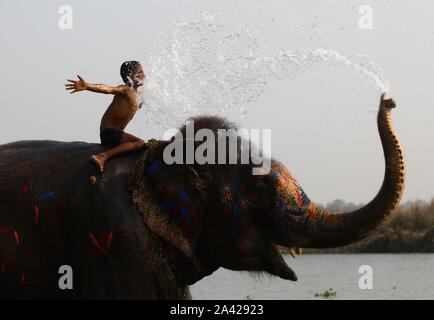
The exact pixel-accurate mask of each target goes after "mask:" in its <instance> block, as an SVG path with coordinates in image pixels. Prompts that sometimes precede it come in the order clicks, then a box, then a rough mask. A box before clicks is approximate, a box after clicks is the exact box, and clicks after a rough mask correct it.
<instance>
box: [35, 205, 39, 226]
mask: <svg viewBox="0 0 434 320" xmlns="http://www.w3.org/2000/svg"><path fill="white" fill-rule="evenodd" d="M38 221H39V207H38V206H37V205H35V223H36V224H38Z"/></svg>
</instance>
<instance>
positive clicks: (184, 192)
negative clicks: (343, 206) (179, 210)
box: [180, 189, 190, 201]
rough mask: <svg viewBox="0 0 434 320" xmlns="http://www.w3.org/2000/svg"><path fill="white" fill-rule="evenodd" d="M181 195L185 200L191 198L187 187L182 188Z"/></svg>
mask: <svg viewBox="0 0 434 320" xmlns="http://www.w3.org/2000/svg"><path fill="white" fill-rule="evenodd" d="M180 195H181V197H182V198H183V199H184V200H186V201H189V200H190V198H189V196H188V192H187V191H186V190H185V189H181V192H180Z"/></svg>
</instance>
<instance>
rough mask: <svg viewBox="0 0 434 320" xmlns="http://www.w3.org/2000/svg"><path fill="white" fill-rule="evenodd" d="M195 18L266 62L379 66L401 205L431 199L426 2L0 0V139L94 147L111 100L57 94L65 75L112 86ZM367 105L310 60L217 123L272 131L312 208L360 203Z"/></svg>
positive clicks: (432, 54) (373, 142)
mask: <svg viewBox="0 0 434 320" xmlns="http://www.w3.org/2000/svg"><path fill="white" fill-rule="evenodd" d="M289 3H291V4H289ZM295 3H297V4H295ZM63 4H68V5H70V6H71V7H72V9H73V29H72V30H61V29H60V28H59V27H58V20H59V18H60V15H59V13H58V10H59V7H60V6H61V5H63ZM364 4H368V5H370V6H371V7H372V9H373V18H374V20H373V21H374V25H373V29H372V30H361V29H360V28H359V27H358V20H359V18H360V16H361V15H360V14H359V13H358V8H359V7H360V6H361V5H364ZM203 10H206V11H208V12H210V13H211V14H212V13H213V12H220V13H225V12H227V14H228V16H230V17H231V19H233V22H234V23H236V22H237V21H240V22H242V23H243V24H244V25H247V26H248V28H249V31H250V33H251V34H253V35H255V36H256V37H257V42H258V44H259V45H260V46H261V45H262V46H263V47H264V48H265V49H267V50H269V52H270V54H272V53H273V52H276V51H277V50H279V48H285V49H293V50H303V49H315V48H320V47H321V48H328V49H332V50H336V51H338V52H340V53H342V54H344V55H347V56H352V55H355V54H363V55H367V56H369V59H370V60H371V61H373V62H375V64H376V65H377V66H378V67H380V68H382V69H383V71H384V74H385V76H386V78H387V79H388V80H389V82H390V85H391V95H392V96H393V97H394V98H395V99H396V101H397V104H398V108H397V109H396V110H394V112H393V118H394V122H395V124H396V128H397V132H398V134H399V136H400V137H401V141H402V144H403V147H404V149H405V154H406V158H407V162H408V179H407V181H408V182H407V188H406V193H405V199H406V200H412V199H424V200H430V199H431V197H432V196H434V165H433V162H434V127H433V124H432V121H433V119H434V88H433V81H432V75H433V74H434V63H433V59H434V20H433V19H432V12H434V3H433V2H432V1H428V0H424V1H417V2H416V1H414V2H410V1H404V0H393V1H391V0H390V1H380V0H375V1H374V0H372V1H346V0H345V1H344V0H342V1H314V0H310V1H297V2H295V1H291V2H290V1H283V0H281V1H277V0H266V1H265V0H263V1H259V0H248V1H247V0H246V1H234V0H218V1H174V0H146V1H107V0H104V1H102V0H99V1H96V0H93V1H84V0H82V1H77V0H76V1H65V0H62V1H56V0H43V1H42V0H39V1H28V0H18V1H17V0H14V1H11V0H2V1H1V2H0V43H1V50H0V70H2V77H1V78H0V88H1V89H0V90H1V95H0V106H1V107H0V108H1V109H0V110H1V111H0V143H8V142H12V141H16V140H30V139H50V140H65V141H76V140H81V141H89V142H99V137H98V133H99V132H98V127H99V121H100V118H101V116H102V114H103V112H104V111H105V107H106V106H107V105H108V103H109V102H110V99H111V97H109V96H103V95H97V94H92V93H80V94H76V95H72V96H70V95H69V94H67V93H66V92H65V91H64V88H63V85H64V83H65V79H66V78H67V77H74V76H75V75H76V74H77V73H79V74H81V75H83V76H84V77H85V78H86V79H87V80H88V81H89V82H104V83H108V84H113V85H114V84H119V83H120V81H121V79H120V76H119V72H118V70H119V66H120V64H121V63H122V62H123V61H125V60H129V59H137V60H140V61H142V62H144V63H145V64H146V59H147V58H148V57H147V56H146V55H145V52H148V51H147V49H148V48H150V47H152V45H153V44H154V43H155V42H156V41H158V40H159V39H161V37H164V35H165V32H168V30H169V29H170V28H171V27H172V26H173V24H174V23H175V22H177V21H182V20H183V19H184V17H185V16H186V15H188V16H189V18H191V17H194V16H195V15H197V16H200V15H201V14H202V12H203ZM167 80H168V81H171V80H172V79H167ZM145 97H146V93H145ZM378 100H379V93H378V91H377V90H376V88H375V87H374V85H373V84H372V83H370V82H369V81H368V80H367V79H366V78H364V77H362V76H360V75H359V74H356V73H355V72H354V71H351V70H349V69H348V68H345V67H341V66H335V65H327V64H321V65H318V66H316V67H313V68H311V69H310V70H309V71H308V72H305V73H303V74H300V75H298V76H297V77H289V78H287V79H286V80H277V79H270V80H269V81H268V84H267V86H266V90H265V92H264V94H263V95H262V96H261V97H260V98H259V99H258V100H257V101H255V102H254V103H251V104H249V105H247V106H246V108H247V111H248V113H247V115H246V116H245V117H243V118H240V115H239V112H238V111H237V110H233V111H230V112H228V113H227V114H226V116H227V117H229V118H230V119H231V120H233V121H235V122H237V123H238V124H239V125H240V126H241V127H246V128H271V129H272V144H273V156H274V157H275V158H277V159H279V160H281V161H282V162H283V163H285V164H286V165H287V167H288V168H289V169H290V170H291V171H292V172H293V174H294V175H295V177H296V178H297V179H298V180H299V181H300V182H301V184H302V186H303V187H304V189H305V191H306V193H307V194H308V195H309V197H310V198H311V199H313V200H314V201H317V202H321V203H326V202H329V201H332V200H334V199H336V198H341V199H343V200H345V201H353V202H356V203H359V202H367V201H369V200H370V199H371V198H372V197H373V196H374V195H375V194H376V192H377V191H378V189H379V187H380V185H381V181H382V178H383V174H384V163H383V156H382V150H381V144H380V141H379V138H378V133H377V130H376V123H375V118H376V111H377V106H378ZM145 120H146V119H144V113H143V112H142V113H141V114H138V115H137V118H136V119H135V120H134V121H133V122H132V124H131V125H130V126H129V127H128V128H127V129H128V130H129V131H130V132H131V133H133V134H137V135H140V136H142V137H143V138H146V139H147V138H151V137H154V136H156V137H160V136H161V134H162V131H163V128H159V127H158V126H152V125H151V126H146V124H145ZM148 120H149V121H150V122H151V123H152V119H148Z"/></svg>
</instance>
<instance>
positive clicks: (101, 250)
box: [89, 233, 105, 252]
mask: <svg viewBox="0 0 434 320" xmlns="http://www.w3.org/2000/svg"><path fill="white" fill-rule="evenodd" d="M89 236H90V240H91V241H92V244H93V245H94V246H95V248H97V249H98V251H100V252H105V250H104V249H103V248H101V246H100V244H99V242H98V240H96V238H95V236H94V235H93V234H92V233H89Z"/></svg>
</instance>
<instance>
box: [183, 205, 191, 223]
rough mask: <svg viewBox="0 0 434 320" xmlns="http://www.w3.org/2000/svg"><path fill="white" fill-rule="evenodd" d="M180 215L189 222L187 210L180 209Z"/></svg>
mask: <svg viewBox="0 0 434 320" xmlns="http://www.w3.org/2000/svg"><path fill="white" fill-rule="evenodd" d="M181 211H182V215H183V216H184V219H185V220H187V221H189V220H190V213H189V212H188V210H187V208H185V207H181Z"/></svg>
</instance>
